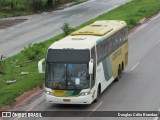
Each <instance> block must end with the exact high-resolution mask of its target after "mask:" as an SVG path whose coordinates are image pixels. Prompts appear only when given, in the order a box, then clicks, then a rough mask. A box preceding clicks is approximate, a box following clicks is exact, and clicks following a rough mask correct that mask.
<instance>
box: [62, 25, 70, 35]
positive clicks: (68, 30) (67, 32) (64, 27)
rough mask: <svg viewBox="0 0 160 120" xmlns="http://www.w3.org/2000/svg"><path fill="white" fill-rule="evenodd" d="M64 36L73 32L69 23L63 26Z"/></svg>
mask: <svg viewBox="0 0 160 120" xmlns="http://www.w3.org/2000/svg"><path fill="white" fill-rule="evenodd" d="M61 29H62V31H63V33H64V35H66V36H67V35H68V34H69V33H70V32H71V27H70V26H69V24H68V23H64V24H63V26H62V27H61Z"/></svg>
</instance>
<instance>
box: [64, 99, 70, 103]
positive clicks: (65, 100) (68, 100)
mask: <svg viewBox="0 0 160 120" xmlns="http://www.w3.org/2000/svg"><path fill="white" fill-rule="evenodd" d="M70 101H71V100H70V99H63V102H70Z"/></svg>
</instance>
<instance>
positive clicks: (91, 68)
mask: <svg viewBox="0 0 160 120" xmlns="http://www.w3.org/2000/svg"><path fill="white" fill-rule="evenodd" d="M89 74H93V59H91V60H90V61H89Z"/></svg>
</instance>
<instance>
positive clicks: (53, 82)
mask: <svg viewBox="0 0 160 120" xmlns="http://www.w3.org/2000/svg"><path fill="white" fill-rule="evenodd" d="M89 85H90V79H89V74H88V65H87V64H66V63H47V66H46V87H49V88H51V89H53V90H81V89H87V88H89Z"/></svg>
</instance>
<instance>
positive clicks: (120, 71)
mask: <svg viewBox="0 0 160 120" xmlns="http://www.w3.org/2000/svg"><path fill="white" fill-rule="evenodd" d="M121 74H122V68H121V67H120V66H119V68H118V75H117V78H116V79H115V81H116V82H117V81H119V80H120V78H121Z"/></svg>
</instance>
